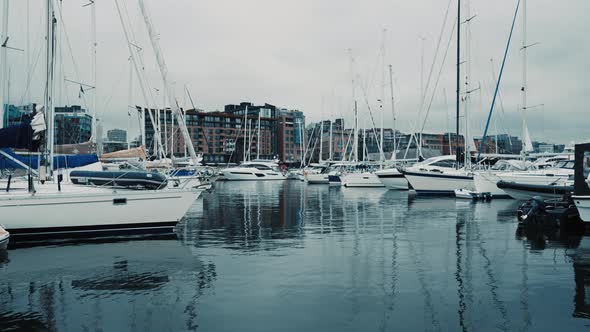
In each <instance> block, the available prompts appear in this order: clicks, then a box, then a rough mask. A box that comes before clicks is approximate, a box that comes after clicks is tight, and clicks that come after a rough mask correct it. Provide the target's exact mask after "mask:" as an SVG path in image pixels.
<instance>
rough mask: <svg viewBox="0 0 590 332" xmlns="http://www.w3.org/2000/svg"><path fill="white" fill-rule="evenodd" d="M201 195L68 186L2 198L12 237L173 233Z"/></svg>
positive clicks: (45, 187)
mask: <svg viewBox="0 0 590 332" xmlns="http://www.w3.org/2000/svg"><path fill="white" fill-rule="evenodd" d="M201 192H202V190H172V189H165V190H116V191H113V190H111V189H106V188H97V187H86V186H75V185H67V184H64V185H63V187H62V191H61V192H58V191H57V190H56V189H55V184H51V185H48V184H46V185H37V192H36V193H35V194H34V195H31V194H29V193H27V192H20V193H19V192H14V191H11V192H9V193H2V194H0V215H1V216H2V219H3V223H4V226H5V227H6V229H7V230H8V231H10V232H11V233H12V236H13V237H14V238H18V237H32V236H51V235H57V234H79V235H83V234H85V233H101V232H112V231H113V230H117V231H131V230H142V229H144V230H145V229H162V230H163V229H168V230H170V229H171V228H172V227H173V226H174V225H175V224H176V223H177V222H178V221H179V220H180V219H181V218H182V217H183V216H184V214H185V213H186V211H187V210H188V209H189V207H190V206H191V205H192V204H193V202H194V201H195V200H196V199H197V198H198V197H199V195H200V194H201Z"/></svg>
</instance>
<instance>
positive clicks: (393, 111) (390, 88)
mask: <svg viewBox="0 0 590 332" xmlns="http://www.w3.org/2000/svg"><path fill="white" fill-rule="evenodd" d="M389 90H390V92H391V114H392V115H393V152H392V154H391V160H396V159H397V156H396V154H397V142H396V136H397V134H396V128H395V104H394V100H393V68H392V66H391V65H389Z"/></svg>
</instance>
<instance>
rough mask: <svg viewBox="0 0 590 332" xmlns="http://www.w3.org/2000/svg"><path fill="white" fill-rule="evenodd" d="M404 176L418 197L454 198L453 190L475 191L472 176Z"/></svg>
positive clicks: (430, 174)
mask: <svg viewBox="0 0 590 332" xmlns="http://www.w3.org/2000/svg"><path fill="white" fill-rule="evenodd" d="M403 173H404V176H405V177H406V179H407V180H408V183H409V184H410V185H411V186H412V188H413V189H414V190H416V193H417V194H418V195H441V196H455V189H467V190H471V191H473V190H475V187H474V185H473V176H471V175H467V174H464V175H458V174H444V173H438V172H409V171H404V172H403Z"/></svg>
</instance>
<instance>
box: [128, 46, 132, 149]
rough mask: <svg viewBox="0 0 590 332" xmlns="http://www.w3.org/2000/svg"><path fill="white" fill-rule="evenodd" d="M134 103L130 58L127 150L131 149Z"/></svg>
mask: <svg viewBox="0 0 590 332" xmlns="http://www.w3.org/2000/svg"><path fill="white" fill-rule="evenodd" d="M132 103H133V66H132V64H131V57H129V96H127V149H130V148H131V140H130V135H129V133H130V130H131V104H132Z"/></svg>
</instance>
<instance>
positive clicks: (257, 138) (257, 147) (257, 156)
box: [256, 109, 261, 159]
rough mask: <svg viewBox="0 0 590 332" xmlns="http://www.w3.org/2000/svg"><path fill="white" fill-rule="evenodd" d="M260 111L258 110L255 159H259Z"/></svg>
mask: <svg viewBox="0 0 590 332" xmlns="http://www.w3.org/2000/svg"><path fill="white" fill-rule="evenodd" d="M260 141H261V139H260V109H258V135H257V137H256V159H260Z"/></svg>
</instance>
